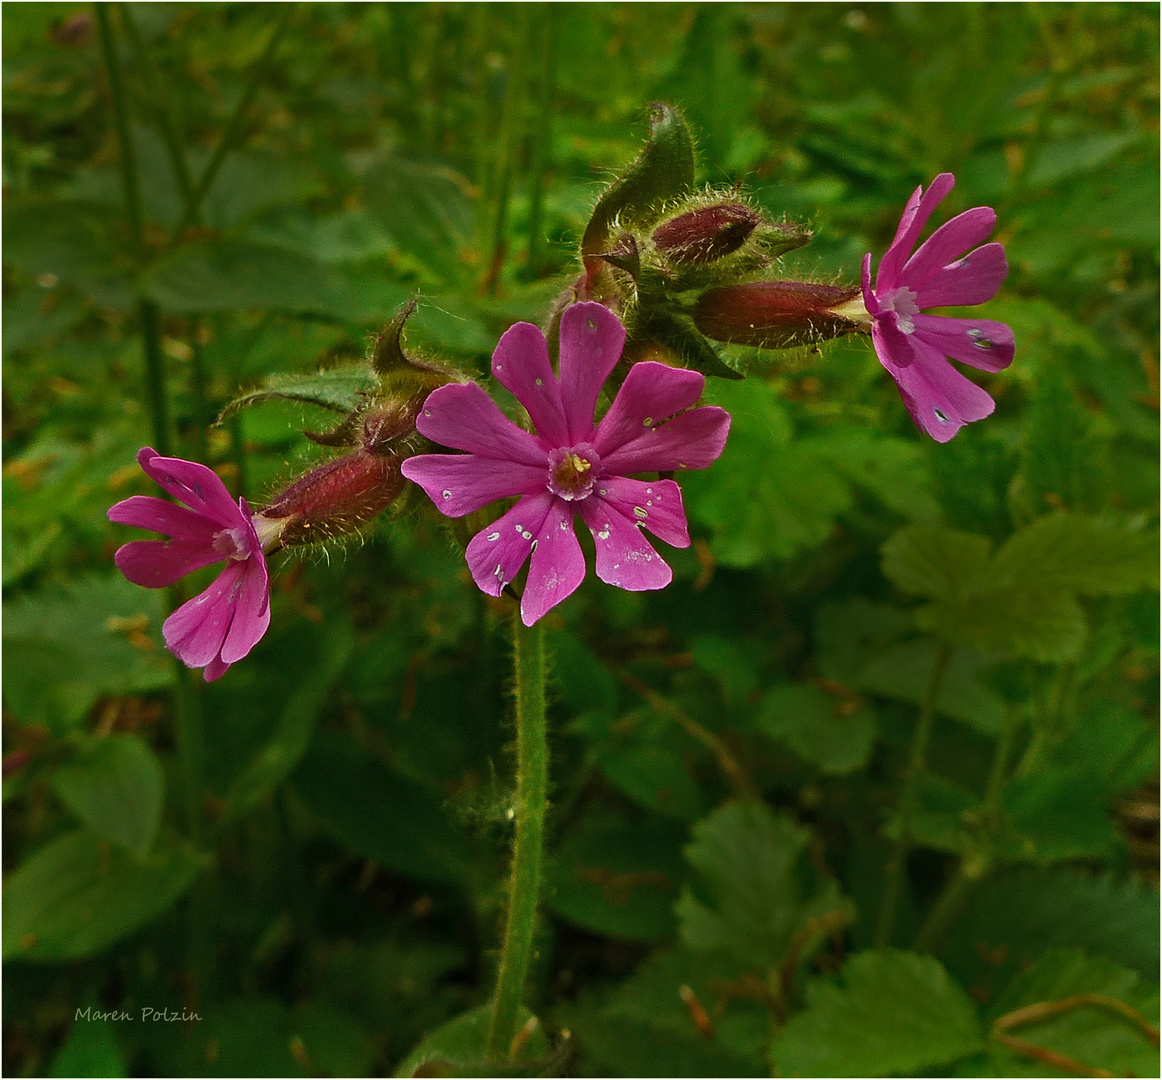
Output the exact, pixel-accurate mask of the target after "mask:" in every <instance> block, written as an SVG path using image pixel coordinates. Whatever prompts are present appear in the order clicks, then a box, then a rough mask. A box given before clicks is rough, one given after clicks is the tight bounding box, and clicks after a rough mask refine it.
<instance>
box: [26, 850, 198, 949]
mask: <svg viewBox="0 0 1162 1080" xmlns="http://www.w3.org/2000/svg"><path fill="white" fill-rule="evenodd" d="M201 867H202V860H201V858H200V857H199V856H198V855H197V854H195V853H194V852H193V851H191V850H190V849H189V848H186V847H184V846H181V845H179V844H177V843H175V842H165V843H162V844H159V845H158V846H157V847H155V849H154V851H153V854H152V855H150V856H149V857H148V858H147V859H136V858H134V857H133V856H132V855H129V854H128V853H126V852H124V851H121V850H120V849H118V848H116V847H110V846H109V845H108V844H106V843H103V842H102V841H100V840H99V839H98V838H97V837H96V836H94V835H93V834H92V833H91V832H89V831H88V830H84V829H82V830H77V831H76V832H71V833H67V834H65V835H64V836H61V837H58V838H57V839H56V840H53V841H51V842H50V843H48V844H46V845H45V846H44V847H42V848H40V849H39V850H38V851H36V852H35V853H34V854H33V855H31V856H30V857H29V858H28V859H27V860H25V862H23V863H22V864H21V865H20V867H19V868H18V869H17V870H16V872H15V873H14V874H13V875H12V876H11V877H10V878H9V879H8V881H7V882H6V884H5V889H4V959H5V960H17V959H27V960H78V959H82V958H84V957H87V956H94V955H96V954H97V953H100V952H102V951H103V950H104V949H106V948H108V947H109V946H110V945H112V944H113V943H114V942H116V941H119V940H120V939H121V938H123V937H125V936H126V935H127V934H130V933H132V932H133V931H134V930H136V929H138V927H140V926H144V925H145V924H146V923H148V922H150V921H152V920H153V919H155V918H156V917H157V916H158V915H160V914H161V913H162V912H163V911H165V909H166V908H168V907H169V906H170V904H172V903H173V902H174V901H175V900H176V899H177V898H178V897H179V896H181V895H182V893H184V892H185V891H186V889H188V888H189V887H190V885H191V883H192V882H193V880H194V877H195V876H196V875H197V873H198V871H199V870H200V869H201Z"/></svg>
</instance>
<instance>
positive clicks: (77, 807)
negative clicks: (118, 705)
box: [51, 735, 165, 857]
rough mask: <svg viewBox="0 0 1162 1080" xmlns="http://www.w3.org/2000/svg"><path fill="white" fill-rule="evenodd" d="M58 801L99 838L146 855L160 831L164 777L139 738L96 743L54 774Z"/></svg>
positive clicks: (105, 739)
mask: <svg viewBox="0 0 1162 1080" xmlns="http://www.w3.org/2000/svg"><path fill="white" fill-rule="evenodd" d="M51 784H52V789H53V791H54V792H55V793H56V795H57V797H58V798H59V799H60V800H61V801H62V802H63V803H64V804H65V805H66V806H67V807H68V808H69V809H70V810H72V812H73V813H74V814H76V815H77V817H79V818H80V819H81V821H82V822H84V823H85V824H86V825H88V826H89V828H90V829H92V830H93V831H94V832H95V833H97V834H98V835H99V836H103V837H104V838H105V839H107V840H112V841H113V843H115V844H118V845H120V846H121V847H123V848H125V850H126V851H129V852H130V853H131V854H133V855H137V856H138V857H141V856H145V855H147V854H148V853H149V849H150V848H151V847H153V842H154V840H155V839H156V837H157V830H158V829H159V828H160V827H161V811H162V804H163V802H164V800H165V774H164V773H163V772H162V768H161V763H160V762H159V761H158V760H157V757H156V755H155V754H154V752H153V751H152V750H151V749H150V748H149V746H148V745H147V744H146V743H145V742H143V741H142V740H141V739H139V738H138V737H137V736H136V735H112V736H109V737H108V738H104V739H97V740H96V741H94V742H93V743H91V744H90V745H88V746H86V747H84V748H82V750H81V751H80V752H79V753H78V754H76V755H75V756H74V757H72V758H70V759H69V760H68V761H67V762H65V763H64V764H63V765H60V766H58V767H57V768H56V769H55V770H54V771H53V774H52V780H51Z"/></svg>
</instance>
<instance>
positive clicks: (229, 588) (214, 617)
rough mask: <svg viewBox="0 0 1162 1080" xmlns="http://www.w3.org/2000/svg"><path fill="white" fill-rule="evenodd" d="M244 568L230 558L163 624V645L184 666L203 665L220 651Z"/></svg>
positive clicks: (228, 627)
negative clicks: (210, 579) (212, 578)
mask: <svg viewBox="0 0 1162 1080" xmlns="http://www.w3.org/2000/svg"><path fill="white" fill-rule="evenodd" d="M244 572H245V568H244V567H243V566H242V564H241V563H239V562H238V561H236V560H231V562H230V563H229V565H227V566H226V568H225V569H224V570H223V571H222V573H220V574H219V575H218V576H217V578H215V579H214V581H213V583H212V584H211V585H210V586H209V588H207V589H205V590H204V591H203V592H200V593H198V595H197V596H195V597H194V598H193V599H192V600H187V601H186V602H185V603H184V604H182V606H181V607H180V608H178V609H177V611H175V612H174V613H173V614H172V615H171V616H170V617H169V618H168V619H166V620H165V622H164V623H163V624H162V628H161V632H162V635H163V636H164V638H165V643H166V646H167V647H168V648H169V651H170V652H172V653H173V654H174V656H176V657H177V658H178V659H179V660H180V661H181V662H182V663H183V664H185V665H186V667H192V668H199V667H205V665H206V664H208V663H209V662H210V661H211V660H213V659H214V657H216V656H217V655H218V654H219V653H220V652H221V651H222V642H224V641H225V640H226V633H227V631H229V629H230V622H231V620H232V619H233V618H234V605H235V600H236V597H237V592H238V590H239V589H240V588H241V587H242V575H243V574H244Z"/></svg>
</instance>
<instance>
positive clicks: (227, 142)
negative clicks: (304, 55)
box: [170, 4, 293, 243]
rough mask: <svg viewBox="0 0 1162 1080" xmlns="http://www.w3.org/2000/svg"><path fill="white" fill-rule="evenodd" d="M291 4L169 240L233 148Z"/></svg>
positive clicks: (192, 217) (190, 216)
mask: <svg viewBox="0 0 1162 1080" xmlns="http://www.w3.org/2000/svg"><path fill="white" fill-rule="evenodd" d="M292 8H293V5H292V4H285V5H283V10H282V13H281V14H280V15H279V19H278V22H277V23H275V26H274V30H273V31H272V32H271V35H270V40H269V41H268V42H267V43H266V49H265V50H264V51H263V53H262V56H261V57H260V58H259V60H258V63H257V64H255V65H254V72H253V73H252V75H251V76H250V82H249V83H247V86H246V89H245V90H244V91H243V92H242V97H241V98H239V100H238V104H237V105H236V106H235V108H234V114H233V115H232V116H231V117H230V123H229V124H228V125H227V127H226V133H225V134H224V135H223V136H222V141H221V142H220V143H218V146H217V148H216V149H215V150H214V154H213V156H212V157H211V158H210V160H209V162H208V163H207V164H206V168H205V170H204V171H203V172H202V175H201V176H200V177H198V182H197V184H196V185H195V186H194V190H193V192H192V193H191V194H190V197H189V199H188V201H187V202H186V205H185V208H184V209H183V211H182V215H181V217H180V218H179V219H178V223H177V225H175V226H174V230H173V232H172V233H171V234H170V243H173V242H174V241H176V240H177V239H178V237H180V236H181V235H182V233H184V232H185V231H186V229H188V228H189V227H190V226H191V225H192V224H193V223H194V222H195V221H196V220H197V219H198V215H199V214H200V213H201V212H202V202H203V200H204V199H205V198H206V195H207V193H208V192H209V190H210V188H211V187H212V186H213V184H214V181H215V180H216V179H217V177H218V170H219V169H221V167H222V163H223V162H224V161H225V160H226V155H227V154H229V153H230V151H231V150H233V149H234V144H235V143H236V142H237V141H238V137H239V135H240V134H241V132H242V124H243V122H244V121H245V119H246V110H247V109H248V108H249V107H250V103H251V101H253V100H254V95H255V94H256V93H258V88H259V86H261V85H262V82H263V80H264V79H265V78H266V73H267V71H268V70H269V68H270V63H271V60H273V59H274V50H275V46H276V45H278V42H279V39H280V38H281V37H282V32H283V30H285V29H286V24H287V20H288V19H289V18H290V14H291V9H292Z"/></svg>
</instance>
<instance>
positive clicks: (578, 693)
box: [549, 631, 618, 713]
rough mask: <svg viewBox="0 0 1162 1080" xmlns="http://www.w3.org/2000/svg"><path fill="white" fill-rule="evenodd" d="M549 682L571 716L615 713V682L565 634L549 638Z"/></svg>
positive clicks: (579, 642)
mask: <svg viewBox="0 0 1162 1080" xmlns="http://www.w3.org/2000/svg"><path fill="white" fill-rule="evenodd" d="M549 642H550V647H551V649H552V682H553V686H554V687H555V688H556V690H557V692H558V693H559V694H560V695H561V698H562V699H563V701H564V703H565V704H566V705H567V706H568V708H569V709H570V710H571V711H572V712H574V713H585V712H590V711H592V710H597V711H599V712H602V713H613V712H614V711H615V710H616V709H617V700H618V695H617V680H616V679H615V678H614V677H613V674H612V672H610V670H609V668H607V667H606V666H605V665H604V664H603V663H602V662H601V661H600V660H599V659H598V658H597V657H596V656H594V655H593V653H592V652H590V650H589V649H588V648H587V647H586V645H585V643H584V642H583V641H582V640H581V639H580V638H579V637H576V636H575V635H573V634H570V633H568V632H567V631H560V632H558V633H555V634H553V635H552V636H551V637H550V639H549Z"/></svg>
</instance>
